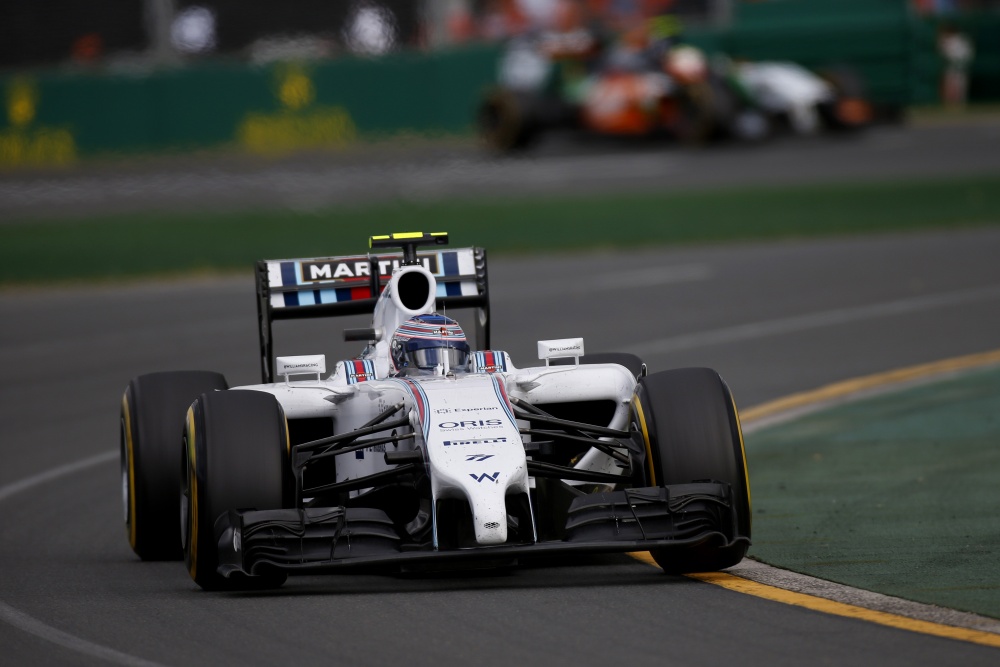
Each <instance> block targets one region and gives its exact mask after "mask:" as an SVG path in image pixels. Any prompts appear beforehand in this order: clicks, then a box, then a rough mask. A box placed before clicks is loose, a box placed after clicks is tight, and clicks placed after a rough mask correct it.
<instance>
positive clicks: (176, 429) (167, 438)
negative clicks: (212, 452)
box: [119, 371, 229, 560]
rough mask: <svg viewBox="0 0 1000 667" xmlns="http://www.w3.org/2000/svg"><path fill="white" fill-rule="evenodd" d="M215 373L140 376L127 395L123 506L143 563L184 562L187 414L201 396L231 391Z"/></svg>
mask: <svg viewBox="0 0 1000 667" xmlns="http://www.w3.org/2000/svg"><path fill="white" fill-rule="evenodd" d="M228 387H229V385H228V384H227V383H226V379H225V378H224V377H223V376H222V375H220V374H219V373H212V372H209V371H170V372H165V373H149V374H147V375H140V376H139V377H137V378H135V379H133V380H132V381H131V382H129V383H128V387H126V388H125V394H124V395H123V396H122V406H121V419H120V421H119V424H120V436H121V438H120V451H121V480H122V503H123V505H124V514H125V531H126V534H127V536H128V541H129V545H130V546H131V547H132V550H133V551H134V552H135V553H136V554H137V555H138V556H139V558H141V559H142V560H180V558H181V535H180V531H179V530H178V528H177V511H178V504H177V502H178V501H177V498H178V493H179V491H180V486H179V484H178V481H177V461H178V459H177V447H178V445H179V444H180V442H181V437H182V432H183V428H184V414H185V412H186V411H187V409H188V406H189V405H191V402H192V401H193V400H194V399H195V398H196V397H197V396H198V395H199V394H202V393H205V392H209V391H215V390H216V389H228Z"/></svg>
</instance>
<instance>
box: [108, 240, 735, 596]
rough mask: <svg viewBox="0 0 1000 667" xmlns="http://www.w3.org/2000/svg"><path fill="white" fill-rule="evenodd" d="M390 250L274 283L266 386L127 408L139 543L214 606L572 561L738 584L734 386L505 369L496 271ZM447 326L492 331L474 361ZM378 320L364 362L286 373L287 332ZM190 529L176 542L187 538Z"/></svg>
mask: <svg viewBox="0 0 1000 667" xmlns="http://www.w3.org/2000/svg"><path fill="white" fill-rule="evenodd" d="M446 243H447V235H446V234H422V233H412V234H394V235H390V236H385V237H373V238H372V239H371V242H370V245H371V247H372V249H373V251H374V252H380V251H381V249H383V248H387V247H388V248H395V249H398V248H402V252H398V250H397V251H385V252H380V254H377V255H376V254H369V255H368V256H351V257H327V258H316V259H298V260H278V261H262V262H259V263H258V266H257V295H258V307H259V319H260V338H261V360H262V374H263V383H262V384H258V385H250V386H243V387H232V388H230V387H228V385H227V383H226V381H225V379H224V378H223V377H222V376H221V375H219V374H217V373H211V372H207V371H181V372H165V373H152V374H148V375H142V376H139V377H137V378H135V379H134V380H132V381H131V382H130V383H129V385H128V387H127V388H126V391H125V394H124V396H123V398H122V407H121V474H122V476H121V478H122V493H123V499H124V505H125V523H126V530H127V534H128V539H129V543H130V545H131V546H132V548H133V550H134V551H135V552H136V553H137V554H138V555H139V556H140V557H141V558H142V559H144V560H154V559H170V558H179V557H180V556H181V554H182V553H183V556H184V560H185V562H186V564H187V567H188V571H189V572H190V574H191V577H192V578H193V579H194V581H195V582H197V583H198V585H200V586H201V587H202V588H206V589H235V588H247V587H254V588H259V587H272V586H278V585H280V584H281V583H283V582H284V581H285V578H286V576H287V575H288V574H296V573H316V572H335V571H341V570H345V571H347V570H349V569H351V568H360V567H363V568H366V569H369V570H370V569H371V568H373V567H377V568H381V569H384V570H388V571H396V572H399V571H420V570H426V569H450V568H460V567H468V566H474V567H484V566H485V567H491V566H506V565H509V564H512V563H515V562H517V561H518V560H523V559H528V558H530V557H532V556H535V555H551V554H554V553H559V552H584V553H588V552H589V553H602V552H603V553H608V552H634V551H650V552H651V553H652V555H653V557H654V558H655V559H656V561H657V562H658V563H659V564H660V565H661V566H662V567H663V569H664V570H666V571H667V572H673V573H678V572H690V571H709V570H718V569H721V568H725V567H729V566H731V565H734V564H736V563H738V562H739V561H740V560H741V559H742V558H743V556H744V554H745V553H746V550H747V547H748V545H749V543H750V494H749V480H748V477H747V470H746V460H745V455H744V451H743V441H742V435H741V431H740V424H739V418H738V416H737V412H736V406H735V404H734V402H733V399H732V396H731V394H730V392H729V389H728V387H727V386H726V384H725V383H724V382H723V381H722V379H721V378H720V377H719V375H718V374H717V373H715V372H714V371H712V370H710V369H706V368H686V369H679V370H671V371H664V372H660V373H654V374H650V375H647V374H646V369H645V366H644V365H643V364H642V363H641V362H640V361H639V360H638V359H636V358H635V357H633V356H631V355H625V354H606V355H584V345H583V340H582V339H579V338H572V339H563V340H550V341H540V342H539V343H538V351H539V357H540V359H541V360H542V362H543V364H540V365H532V366H529V367H522V368H519V367H516V366H515V365H514V362H513V361H512V359H511V358H510V356H509V355H507V354H506V353H505V352H503V351H501V350H491V349H488V348H489V298H488V291H487V288H488V283H487V271H486V253H485V251H484V250H482V249H480V248H463V249H455V250H439V249H433V250H431V251H426V250H423V251H419V252H418V247H419V246H427V245H433V246H437V245H443V244H446ZM439 307H442V308H443V307H448V308H449V312H453V310H454V309H455V308H463V307H471V308H475V309H476V327H475V328H476V330H477V338H478V340H479V343H480V344H481V346H482V347H483V348H486V349H478V350H474V349H473V348H472V346H470V345H469V339H468V338H467V337H466V335H465V333H464V331H463V330H462V329H461V327H460V326H459V325H458V323H457V322H456V321H454V320H452V319H450V318H448V317H445V316H443V315H439V314H437V310H438V308H439ZM358 312H373V317H372V326H371V327H370V328H368V329H355V330H348V331H347V332H346V337H347V339H348V340H359V341H364V342H365V343H366V344H367V345H366V347H365V348H364V351H363V352H362V353H361V354H360V355H359V356H358V357H356V358H354V359H348V360H344V361H338V362H337V363H336V364H335V365H334V367H333V368H332V372H331V373H329V374H327V368H326V366H327V365H326V359H325V357H324V356H323V355H307V356H294V357H278V358H276V359H274V358H273V357H272V350H273V346H272V326H271V324H272V321H273V320H276V319H292V318H302V317H306V318H308V317H317V316H328V315H340V314H346V313H358ZM178 515H180V521H179V522H178V520H177V517H178Z"/></svg>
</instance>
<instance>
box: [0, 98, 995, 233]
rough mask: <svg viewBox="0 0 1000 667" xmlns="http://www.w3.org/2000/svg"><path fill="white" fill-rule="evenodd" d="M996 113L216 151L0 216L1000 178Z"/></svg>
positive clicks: (47, 179)
mask: <svg viewBox="0 0 1000 667" xmlns="http://www.w3.org/2000/svg"><path fill="white" fill-rule="evenodd" d="M997 146H1000V120H998V119H997V118H996V117H994V116H985V117H982V118H974V119H972V120H969V121H964V122H962V123H960V124H955V123H950V124H937V125H928V124H926V123H925V124H917V125H914V126H911V127H907V126H880V127H875V128H872V129H871V130H870V131H866V132H862V133H858V134H856V135H846V136H829V135H826V136H818V137H812V138H799V137H778V138H776V139H775V140H773V141H771V142H769V143H768V144H766V145H764V146H752V145H738V144H728V145H720V146H711V147H707V148H704V149H685V148H682V147H679V146H675V145H670V144H668V143H654V144H636V143H629V142H624V143H623V142H620V141H611V140H607V139H602V140H598V139H591V140H590V141H583V142H581V141H574V140H572V138H571V137H566V136H559V135H557V136H553V137H551V138H550V139H548V140H545V141H543V142H542V144H541V145H539V146H538V147H537V148H536V149H534V150H532V151H529V152H527V153H525V154H523V155H520V156H517V157H511V158H502V159H496V158H495V157H491V156H490V155H489V154H488V153H486V152H485V151H483V150H482V149H480V147H478V146H476V145H475V144H474V143H472V142H468V141H466V142H461V141H457V142H423V141H418V142H415V143H402V144H385V145H380V146H377V147H374V148H366V149H364V150H363V151H361V150H348V151H344V152H342V153H315V154H307V155H296V156H292V157H288V158H283V159H263V158H253V157H247V156H245V155H240V156H226V155H218V156H214V157H208V158H206V157H205V156H199V157H196V158H180V157H178V158H158V159H149V160H135V161H131V162H122V161H120V160H117V161H114V162H108V163H100V162H91V163H86V164H85V165H82V166H81V167H80V168H77V169H67V170H51V171H36V172H30V171H28V172H12V173H7V174H4V173H0V224H2V222H3V221H7V222H17V221H21V220H26V219H33V218H47V217H57V218H67V217H68V218H73V217H81V216H89V215H96V214H115V213H122V214H126V213H133V212H138V211H158V212H161V213H162V212H170V211H178V212H180V211H189V212H190V211H204V210H221V211H234V210H241V209H244V210H245V209H258V208H261V207H265V208H267V207H270V208H273V207H285V208H290V209H294V210H299V211H314V210H322V209H325V208H330V207H334V206H340V205H350V204H361V203H367V202H372V201H378V202H386V201H399V202H406V201H425V200H434V199H440V198H450V197H455V196H460V197H480V196H493V197H501V196H510V195H540V194H545V195H551V194H574V193H580V192H587V193H595V192H608V193H620V192H624V191H629V190H641V191H648V190H650V189H653V190H656V191H691V190H704V189H717V188H720V187H722V188H724V187H730V188H733V187H752V186H786V185H801V184H812V183H822V182H830V181H850V182H872V181H883V180H894V179H895V180H899V179H926V178H936V177H941V176H949V177H959V176H964V175H969V174H982V173H993V174H997V173H1000V150H997Z"/></svg>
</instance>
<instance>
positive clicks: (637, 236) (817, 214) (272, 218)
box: [0, 175, 1000, 285]
mask: <svg viewBox="0 0 1000 667" xmlns="http://www.w3.org/2000/svg"><path fill="white" fill-rule="evenodd" d="M998 223H1000V175H995V176H979V177H969V178H962V179H954V180H947V181H928V182H901V183H879V184H855V185H825V186H810V187H785V188H770V189H752V190H751V189H742V190H724V191H711V192H692V193H676V192H675V193H662V194H649V193H644V194H616V195H587V196H559V197H555V196H548V197H519V198H483V199H469V200H448V201H435V202H399V201H395V202H389V203H379V204H376V205H367V206H352V207H337V208H330V209H326V210H322V211H318V212H311V213H306V212H298V211H292V210H286V209H281V210H269V211H250V212H238V213H236V212H233V213H177V214H163V213H137V214H131V215H115V216H104V217H94V218H89V219H83V220H80V219H74V220H51V221H22V222H7V223H5V224H0V284H7V285H11V284H17V283H47V282H65V281H75V280H87V281H94V280H117V279H122V278H130V277H142V276H160V275H171V274H184V273H192V272H200V271H248V270H250V267H251V266H252V263H253V262H254V261H255V260H257V259H263V258H289V257H314V256H323V255H337V254H348V253H364V252H366V250H367V237H368V236H370V235H372V234H384V233H387V232H393V231H447V232H451V240H452V245H454V246H465V245H478V246H483V247H486V248H488V249H489V250H490V251H491V252H492V253H515V252H534V251H549V252H551V251H561V250H576V249H596V248H629V247H646V246H652V245H666V244H681V243H704V242H720V241H742V240H764V239H775V238H789V237H811V236H826V235H847V234H858V233H866V232H891V231H902V230H913V229H922V228H932V227H939V228H940V227H955V226H970V225H984V224H998Z"/></svg>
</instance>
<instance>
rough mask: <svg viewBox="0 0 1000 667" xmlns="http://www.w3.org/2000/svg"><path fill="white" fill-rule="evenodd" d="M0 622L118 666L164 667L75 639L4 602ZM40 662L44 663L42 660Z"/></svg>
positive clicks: (0, 612) (0, 607) (0, 611)
mask: <svg viewBox="0 0 1000 667" xmlns="http://www.w3.org/2000/svg"><path fill="white" fill-rule="evenodd" d="M0 620H2V621H4V622H6V623H10V624H11V625H13V626H14V627H15V628H19V629H21V630H24V631H25V632H27V633H29V634H32V635H35V636H36V637H39V638H41V639H44V640H45V641H48V642H52V643H53V644H57V645H58V646H62V647H63V648H68V649H70V650H71V651H76V652H77V653H83V654H84V655H89V656H91V657H94V658H99V659H101V660H106V661H108V662H112V663H115V664H117V665H127V666H128V667H163V666H162V665H161V664H160V663H158V662H151V661H149V660H144V659H142V658H137V657H135V656H134V655H129V654H128V653H122V652H121V651H116V650H114V649H113V648H108V647H107V646H101V645H100V644H95V643H93V642H88V641H87V640H86V639H80V638H79V637H75V636H73V635H71V634H69V633H68V632H63V631H62V630H57V629H56V628H53V627H52V626H51V625H46V624H45V623H42V622H41V621H39V620H38V619H37V618H34V617H32V616H28V615H27V614H25V613H24V612H23V611H18V610H17V609H14V608H13V607H11V606H10V605H8V604H5V603H3V602H0ZM40 662H44V661H41V660H40Z"/></svg>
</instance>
